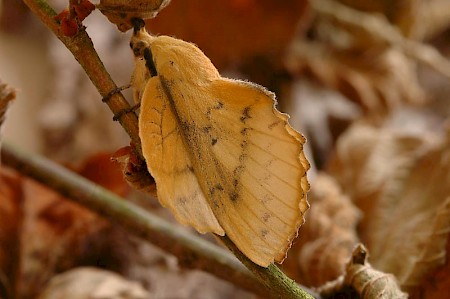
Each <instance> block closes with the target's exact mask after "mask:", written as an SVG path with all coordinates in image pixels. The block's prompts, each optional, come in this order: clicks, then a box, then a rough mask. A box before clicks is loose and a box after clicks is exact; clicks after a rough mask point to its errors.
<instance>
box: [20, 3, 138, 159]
mask: <svg viewBox="0 0 450 299" xmlns="http://www.w3.org/2000/svg"><path fill="white" fill-rule="evenodd" d="M23 1H24V2H25V4H26V5H27V6H28V7H29V8H30V9H31V11H33V12H34V14H36V15H37V16H38V17H39V18H40V19H41V21H42V22H43V23H44V24H45V25H46V26H47V27H48V28H49V29H50V30H51V31H53V33H54V34H55V35H56V37H58V38H59V39H60V40H61V41H62V42H63V44H64V45H65V46H66V47H67V49H69V50H70V52H72V54H73V56H74V57H75V59H76V60H77V61H78V63H80V65H81V66H82V67H83V69H84V70H85V72H86V74H87V75H88V76H89V79H90V80H91V81H92V83H93V84H94V85H95V87H96V88H97V90H98V92H99V93H100V95H101V96H102V97H104V98H105V97H107V96H108V95H109V94H110V93H111V92H112V91H114V90H117V85H116V84H115V83H114V81H113V80H112V79H111V76H110V75H109V73H108V72H107V71H106V69H105V66H104V65H103V63H102V61H101V60H100V58H99V57H98V54H97V52H96V51H95V49H94V45H93V44H92V40H91V38H90V37H89V35H88V34H87V33H86V31H85V30H84V28H81V30H80V31H79V32H78V34H76V35H75V36H73V37H67V36H65V35H63V34H62V32H61V31H60V26H59V24H58V23H57V22H56V21H55V20H54V17H55V16H56V12H55V11H54V10H53V9H52V8H51V7H50V6H49V5H48V3H47V2H46V1H45V0H23ZM106 104H107V105H108V106H109V108H110V109H111V111H112V112H113V113H114V115H117V114H119V113H120V112H123V111H126V110H127V109H130V105H129V104H128V102H127V101H126V99H125V98H124V96H123V95H122V93H115V94H113V95H112V96H111V98H110V99H109V100H108V101H107V102H106ZM118 120H119V122H120V124H121V125H122V127H123V128H124V129H125V131H126V132H127V133H128V135H129V136H130V138H131V140H132V142H133V143H134V144H135V146H136V151H137V153H138V155H139V156H140V157H141V158H142V159H143V157H142V150H141V143H140V139H139V130H138V120H137V116H136V115H135V114H134V113H125V114H122V115H121V116H120V117H119V118H118Z"/></svg>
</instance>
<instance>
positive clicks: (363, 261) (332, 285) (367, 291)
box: [318, 244, 408, 299]
mask: <svg viewBox="0 0 450 299" xmlns="http://www.w3.org/2000/svg"><path fill="white" fill-rule="evenodd" d="M367 255H368V254H367V249H366V248H365V247H364V245H362V244H358V245H357V246H356V247H355V249H354V250H353V253H352V257H351V258H350V261H349V262H348V263H347V266H346V269H345V273H344V274H343V275H342V276H341V277H339V278H338V279H336V280H335V281H332V282H329V283H327V284H326V285H324V286H323V287H321V288H319V289H318V291H319V293H320V294H321V295H322V296H324V297H329V296H331V295H333V294H336V293H339V292H342V291H345V288H346V287H351V288H353V289H354V290H355V291H356V292H357V293H358V295H359V296H360V298H361V299H375V298H376V299H406V298H408V295H407V294H405V293H403V292H402V291H401V290H400V288H399V287H398V284H397V281H396V279H395V277H394V276H393V275H392V274H386V273H383V272H380V271H378V270H375V269H374V268H372V266H371V265H370V264H369V263H368V262H367Z"/></svg>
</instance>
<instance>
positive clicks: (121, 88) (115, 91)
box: [102, 83, 131, 103]
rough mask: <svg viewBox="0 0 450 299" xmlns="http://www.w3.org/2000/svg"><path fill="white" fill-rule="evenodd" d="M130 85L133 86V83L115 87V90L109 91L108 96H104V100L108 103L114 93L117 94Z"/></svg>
mask: <svg viewBox="0 0 450 299" xmlns="http://www.w3.org/2000/svg"><path fill="white" fill-rule="evenodd" d="M130 87H131V83H128V84H127V85H124V86H120V87H116V88H114V89H113V90H111V91H110V92H108V94H107V95H106V96H104V97H103V98H102V102H103V103H107V102H108V101H109V100H110V99H111V97H112V96H113V95H115V94H116V93H119V92H122V91H123V90H125V89H128V88H130Z"/></svg>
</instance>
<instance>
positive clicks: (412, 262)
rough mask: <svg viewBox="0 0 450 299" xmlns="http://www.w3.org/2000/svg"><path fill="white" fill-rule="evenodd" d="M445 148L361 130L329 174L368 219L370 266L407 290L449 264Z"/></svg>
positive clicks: (345, 142) (364, 229)
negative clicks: (336, 180) (394, 279)
mask: <svg viewBox="0 0 450 299" xmlns="http://www.w3.org/2000/svg"><path fill="white" fill-rule="evenodd" d="M448 144H449V142H448V141H445V142H441V143H437V142H435V141H434V140H433V139H430V138H428V139H427V138H425V136H423V135H420V136H411V135H407V134H405V133H400V132H395V131H393V130H392V129H387V128H384V129H376V128H374V127H370V126H367V125H361V124H359V125H355V126H354V127H353V128H352V129H350V130H349V132H348V133H346V134H345V135H344V136H342V137H341V139H340V140H339V141H338V144H337V151H336V160H335V161H334V163H332V167H331V171H332V173H333V174H334V175H335V176H336V178H338V180H339V181H340V183H341V185H342V186H343V189H344V190H345V191H346V192H347V193H348V194H350V195H351V197H352V199H353V201H354V202H355V203H356V205H357V206H358V207H359V208H360V209H361V210H362V211H363V213H364V219H363V220H362V222H361V226H360V232H361V233H360V237H361V239H362V240H363V241H364V242H365V243H366V244H367V246H368V248H369V249H370V250H371V253H372V261H373V265H374V266H375V267H376V268H377V269H380V270H382V271H385V272H389V273H392V274H394V275H395V276H396V277H397V279H398V280H399V283H400V285H401V286H402V288H405V289H406V290H408V291H412V290H413V289H414V288H417V287H420V285H421V284H422V283H423V281H424V279H425V278H426V277H427V275H430V273H431V272H432V271H433V270H435V269H436V268H437V267H438V266H439V265H441V264H442V263H443V262H444V261H445V256H446V251H445V245H446V242H447V238H448V236H449V232H450V217H449V215H450V214H449V213H450V211H449V199H448V198H449V196H450V175H449V174H450V159H449V155H450V152H449V146H448ZM405 236H408V238H405Z"/></svg>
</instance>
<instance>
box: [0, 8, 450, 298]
mask: <svg viewBox="0 0 450 299" xmlns="http://www.w3.org/2000/svg"><path fill="white" fill-rule="evenodd" d="M49 3H50V4H51V6H52V7H53V8H54V9H55V10H56V11H57V12H60V11H62V10H63V9H64V8H66V7H67V5H68V2H67V1H63V0H52V1H49ZM83 24H84V25H85V26H86V30H87V32H88V34H89V35H90V36H91V38H92V40H93V43H94V45H95V48H96V50H97V51H98V53H99V56H100V58H101V59H102V61H103V62H104V64H105V66H106V69H107V70H108V71H109V72H110V74H111V76H112V78H113V79H114V81H115V82H116V84H117V85H126V84H128V83H129V81H130V76H131V73H132V68H133V56H132V53H131V51H130V49H129V45H128V44H129V38H130V34H131V32H126V33H122V32H120V31H118V30H117V27H116V26H115V25H114V24H111V23H109V22H108V20H107V19H106V17H105V16H103V15H102V14H101V13H100V12H99V11H98V10H96V11H94V12H93V13H92V14H91V15H90V16H89V17H88V18H87V19H86V20H85V21H84V22H83ZM146 24H147V29H148V31H150V32H151V33H153V34H165V35H171V36H174V37H177V38H180V39H183V40H186V41H190V42H193V43H195V44H196V45H197V46H198V47H199V48H200V49H202V50H203V51H204V53H205V54H206V55H207V56H208V57H209V58H210V59H211V61H212V62H213V63H214V64H215V65H216V67H217V68H218V69H219V71H220V72H221V74H222V75H223V76H225V77H230V78H240V79H246V80H250V81H253V82H256V83H258V84H260V85H263V86H265V87H267V88H268V89H269V90H271V91H273V92H275V93H276V94H277V99H278V108H279V110H280V111H282V112H286V113H288V114H290V116H291V120H290V122H291V124H292V125H293V126H294V127H295V128H296V129H297V130H298V131H300V132H301V133H302V134H304V135H305V136H306V137H307V140H308V143H307V147H306V149H305V150H306V151H307V157H308V159H309V161H310V162H311V165H312V170H311V171H310V172H309V179H310V182H311V183H312V191H311V196H310V201H311V204H312V209H311V211H310V213H311V215H315V213H318V214H320V215H319V216H317V217H316V219H321V221H322V222H321V223H320V224H317V225H318V227H322V229H318V228H317V227H316V228H314V222H312V224H309V226H308V222H307V224H306V228H305V229H303V228H302V230H301V232H300V235H301V236H302V234H303V235H304V238H303V239H302V240H301V241H298V242H297V243H296V246H295V248H293V249H292V250H291V252H292V253H290V254H289V259H288V260H287V262H286V263H285V264H284V267H285V268H284V269H285V270H286V271H288V273H289V274H290V275H291V276H292V277H293V278H296V279H297V280H298V281H300V282H301V283H303V284H305V285H308V286H320V285H322V284H323V283H324V282H326V281H329V280H331V279H334V278H336V277H337V276H338V275H339V274H340V273H341V271H342V269H343V265H344V263H345V262H346V260H347V258H348V257H349V254H350V252H351V248H352V247H353V246H354V244H356V242H357V241H358V240H360V241H363V242H364V243H365V244H367V245H368V246H369V250H371V251H372V255H373V258H374V262H373V263H374V264H375V265H376V266H377V267H378V268H379V269H381V270H384V271H387V272H390V273H394V274H395V275H396V276H397V278H398V279H399V281H400V285H401V287H402V289H404V290H408V292H410V294H411V295H412V296H417V298H433V296H434V295H433V294H435V296H438V295H436V294H439V292H442V288H440V286H437V287H436V285H434V288H433V287H431V286H430V285H431V284H430V285H427V284H426V281H427V279H431V278H432V277H435V276H433V275H437V274H430V273H437V272H435V271H438V270H436V269H438V268H439V267H440V266H442V264H443V263H444V261H445V256H446V252H447V251H448V250H446V249H445V248H448V245H446V244H447V243H446V242H447V237H448V233H446V234H442V236H441V238H440V239H439V240H438V241H436V240H435V239H426V237H423V236H429V238H431V237H430V236H432V235H433V236H435V234H434V232H435V231H437V230H438V229H440V228H448V227H449V226H450V221H449V218H450V216H449V215H450V214H445V213H447V212H448V209H449V205H448V198H449V196H450V190H448V187H447V186H450V179H449V177H448V175H447V173H449V172H448V170H449V169H450V167H449V165H448V163H447V160H448V159H447V158H446V157H447V155H448V154H449V153H448V152H447V151H446V150H447V148H448V146H447V145H448V137H449V136H450V134H449V131H448V130H449V122H448V120H449V115H450V105H449V100H450V99H449V97H450V84H449V83H450V61H449V58H448V57H449V55H450V1H448V0H364V1H354V0H339V1H329V0H312V1H306V0H286V1H276V0H259V1H256V0H229V1H218V0H209V1H200V0H191V1H183V0H172V1H171V3H170V4H169V5H168V6H167V7H166V8H164V9H163V10H162V11H161V12H160V13H159V14H158V16H157V17H156V18H155V19H151V20H148V21H147V22H146ZM0 80H1V81H2V82H3V83H7V84H9V85H10V86H11V87H13V88H15V89H16V90H17V99H16V100H15V101H14V102H13V104H12V105H11V107H10V109H9V111H8V115H7V119H6V122H5V123H4V125H3V128H2V130H3V138H4V139H5V140H7V141H8V142H11V143H14V144H17V145H19V146H21V147H23V148H25V149H27V150H30V151H33V152H36V153H40V154H43V155H45V156H47V157H50V158H52V159H54V160H56V161H58V162H61V163H71V164H73V165H80V164H82V162H83V163H87V162H86V159H89V158H92V157H93V156H94V155H98V154H99V153H104V152H107V153H112V152H114V151H115V150H117V149H118V148H120V147H123V146H125V145H128V143H129V138H128V137H127V136H126V134H125V132H124V130H123V129H122V128H121V127H120V125H119V124H118V123H117V122H113V121H112V113H111V111H110V110H109V109H108V107H107V106H106V105H105V104H103V103H102V101H101V96H100V95H99V94H98V92H97V91H96V89H95V88H94V86H93V85H92V83H91V82H90V80H89V78H88V77H87V75H86V74H85V73H84V71H83V70H82V68H81V67H80V66H79V65H78V63H77V62H76V60H75V59H74V58H73V56H72V55H71V53H70V52H69V51H68V50H67V49H66V48H65V47H64V46H63V44H62V43H61V42H60V41H59V40H58V39H56V38H55V36H54V35H53V34H52V33H51V32H50V31H49V30H48V29H47V28H46V27H45V26H44V25H43V24H42V23H41V22H40V21H39V19H38V18H37V17H36V16H34V15H33V14H32V13H31V12H30V10H29V9H28V8H27V7H26V6H25V5H24V4H23V2H22V1H17V0H2V1H1V2H0ZM125 95H126V97H127V98H128V99H129V100H130V102H131V92H130V91H129V90H128V91H126V92H125ZM105 157H106V156H105ZM105 159H106V158H105ZM82 165H86V164H82ZM419 173H421V175H423V176H422V177H415V176H414V175H416V176H417V175H418V174H419ZM324 177H326V178H324ZM430 178H435V180H431V181H430ZM316 179H317V180H316ZM315 184H317V185H318V186H321V188H322V189H320V190H318V189H316V190H318V191H314V186H315ZM424 186H429V188H428V189H427V188H425V187H424ZM124 188H125V187H124ZM414 188H416V189H414ZM431 189H432V190H431ZM324 190H325V191H324ZM411 190H412V191H411ZM433 190H434V191H433ZM413 191H414V192H413ZM321 192H322V193H321ZM433 192H434V193H433ZM413 193H414V194H415V195H414V196H416V197H414V203H416V205H417V206H414V204H413V206H414V207H412V208H411V205H412V204H411V198H412V197H411V196H412V195H411V194H413ZM324 198H334V199H336V198H341V199H342V198H344V199H342V200H341V199H339V200H341V201H339V200H338V203H337V204H336V205H332V204H330V203H327V204H326V201H325V199H324ZM431 198H433V199H431ZM315 202H317V206H318V207H319V206H320V205H321V203H322V204H323V205H324V207H322V208H323V209H325V212H324V211H323V210H322V211H320V210H314V203H315ZM326 206H328V207H330V206H332V207H334V208H333V209H334V210H332V209H331V208H328V210H327V208H326ZM343 206H345V207H347V208H348V209H349V210H346V211H350V212H348V213H347V212H345V213H343V214H342V215H344V216H342V215H340V216H339V212H338V211H341V210H340V209H341V207H343ZM407 207H409V208H410V209H409V210H408V209H407ZM153 208H154V209H156V207H153ZM400 208H404V210H408V211H407V212H405V213H406V214H404V215H403V214H400V215H397V214H394V211H396V212H398V211H399V209H400ZM317 209H320V208H317ZM343 209H344V210H345V208H343ZM439 211H444V212H443V213H444V214H442V215H441V214H439V215H441V216H442V218H439V219H441V220H442V223H443V224H442V226H439V225H438V224H436V225H434V224H433V225H434V226H433V225H431V224H430V227H428V228H424V227H425V226H424V225H423V224H424V223H431V219H436V217H438V216H437V215H438V213H439ZM421 212H423V213H424V214H423V217H422V216H420V215H422V214H420V213H421ZM162 213H164V212H162ZM372 213H374V214H372ZM164 215H165V214H164ZM324 215H325V216H324ZM417 215H419V216H417ZM416 216H417V217H416ZM441 216H439V217H441ZM414 217H416V218H420V219H419V220H417V219H416V220H417V221H416V222H414V223H413V225H410V226H407V227H402V226H401V225H400V224H399V223H404V222H406V221H410V220H411V219H412V218H414ZM89 219H90V218H89ZM324 219H325V220H324ZM86 221H87V223H91V222H89V221H94V220H86ZM96 221H97V220H96ZM408 223H409V222H408ZM103 225H106V224H103ZM336 226H338V227H339V228H336ZM308 227H309V228H308ZM415 227H421V228H424V231H421V232H420V235H421V237H420V238H422V239H420V238H419V239H418V241H417V242H416V243H414V244H411V245H410V247H408V248H407V249H404V252H406V253H405V254H411V257H410V258H408V262H407V263H410V264H408V265H410V267H409V268H408V267H405V266H404V265H402V266H401V267H400V266H399V265H396V264H395V263H394V260H395V259H396V258H395V256H394V255H389V254H386V252H396V251H397V252H403V251H402V250H401V249H399V248H400V247H401V244H400V243H402V242H396V241H392V242H391V243H392V244H390V243H389V242H388V241H386V243H388V245H386V244H385V245H383V246H381V245H380V244H381V243H383V241H382V240H386V239H389V238H390V237H392V238H393V240H394V239H395V240H397V241H399V240H400V239H401V237H402V236H403V235H404V234H407V233H408V234H409V233H411V232H412V231H415ZM108 229H111V228H108ZM348 229H350V230H351V231H352V233H348ZM336 230H337V231H338V232H336ZM397 230H398V231H397ZM302 231H303V233H302ZM341 232H342V234H343V235H344V236H343V237H342V238H343V239H342V240H345V242H343V243H345V245H342V244H340V245H339V246H343V247H339V248H340V249H339V250H337V249H333V248H334V247H333V248H331V247H330V246H331V245H330V244H331V243H333V240H334V241H336V239H339V238H340V237H336V236H340V233H341ZM91 233H92V232H91ZM96 234H98V231H96V233H95V234H93V235H96ZM118 234H119V235H120V238H128V237H124V233H123V232H121V233H118ZM374 235H375V237H374ZM324 236H326V238H328V239H326V238H325V239H323V240H328V241H323V240H322V239H321V240H322V241H320V242H322V243H320V242H319V243H320V244H322V245H320V246H322V247H320V246H319V243H317V240H319V237H324ZM91 237H92V235H91ZM118 238H119V237H118ZM374 238H375V239H374ZM411 239H414V236H411ZM429 240H434V241H429ZM109 241H111V240H109ZM113 241H114V240H113ZM116 241H117V240H116ZM71 242H75V241H71ZM86 242H87V241H86ZM127 242H130V244H132V243H133V242H135V243H136V242H137V241H136V240H134V241H127ZM308 242H316V243H310V245H311V244H314V245H313V246H310V247H309V248H307V243H308ZM427 242H431V243H430V244H434V245H436V244H439V246H438V245H436V248H435V251H433V250H434V249H433V250H431V249H426V250H425V249H424V248H425V247H426V246H425V245H424V244H428V243H427ZM106 243H107V242H106ZM135 243H133V244H134V245H130V244H128V245H123V246H125V247H126V248H127V249H126V250H125V249H124V250H123V251H124V252H128V253H127V254H124V253H123V252H122V251H121V250H122V249H120V248H119V249H117V250H118V251H120V252H121V253H120V254H119V253H112V254H111V255H113V257H112V259H113V260H116V259H119V258H118V257H121V258H123V256H124V255H125V256H127V257H128V258H130V257H129V255H130V253H129V252H131V249H130V248H133V251H132V252H134V254H136V255H137V253H136V252H138V251H139V250H142V248H141V247H140V246H144V245H142V244H140V245H139V246H138V245H136V244H135ZM338 243H339V242H338ZM341 243H342V242H341ZM70 244H72V243H70ZM87 244H91V243H89V242H87ZM145 246H148V245H145ZM399 246H400V247H399ZM424 246H425V247H424ZM446 246H447V247H446ZM100 248H103V247H101V246H100ZM146 248H147V247H146ZM305 248H306V249H305ZM325 248H326V249H325ZM103 249H104V248H103ZM96 250H97V251H98V253H99V254H100V253H101V252H103V251H102V250H101V249H99V248H96ZM149 250H150V249H148V248H147V249H145V250H144V251H143V252H144V253H142V252H141V253H140V254H141V256H144V257H142V259H146V260H147V262H146V264H147V265H148V264H153V265H155V264H157V265H159V267H160V268H164V269H166V270H167V269H168V270H167V271H168V272H164V271H162V272H154V274H152V275H154V276H152V277H149V276H148V272H146V271H147V270H145V271H144V270H142V269H141V270H136V269H134V270H133V271H134V272H133V271H131V270H129V269H128V268H127V269H128V270H127V271H128V272H127V273H128V274H127V275H126V276H127V277H132V278H134V279H137V280H139V281H141V282H143V283H144V285H145V286H146V287H147V289H150V290H151V291H152V292H160V293H158V294H159V295H158V296H160V297H158V296H156V297H155V298H193V297H195V298H230V296H238V298H254V297H252V296H253V295H250V294H247V293H244V292H242V291H239V290H237V288H236V287H233V286H230V285H228V284H226V283H224V282H220V281H218V280H215V279H213V278H212V277H209V276H207V275H206V274H195V275H201V277H200V278H198V277H194V276H195V275H194V276H185V277H184V276H182V277H184V278H180V275H188V274H180V271H181V270H180V269H178V268H177V266H176V260H173V258H171V257H168V256H166V255H164V254H163V253H158V254H156V253H154V252H153V251H151V250H150V252H152V253H151V254H148V252H149ZM152 250H153V249H152ZM154 250H156V249H154ZM399 250H400V251H399ZM318 252H319V253H320V257H317V254H318ZM327 252H333V254H331V253H329V254H328V253H327ZM435 253H441V255H442V254H443V257H441V258H440V259H438V260H436V262H435V263H434V264H432V265H428V266H427V268H426V269H422V270H420V271H418V270H416V268H414V267H415V266H416V265H417V261H418V260H420V259H421V258H423V259H424V258H425V257H427V256H431V255H433V254H435ZM114 254H116V256H114ZM146 255H147V256H146ZM148 256H151V258H149V257H148ZM155 256H156V257H155ZM321 259H323V264H320V263H317V260H321ZM149 260H150V262H149ZM413 260H414V261H415V262H413ZM0 261H1V259H0ZM308 261H309V262H308ZM313 261H315V262H313ZM377 261H378V262H377ZM141 262H142V261H140V262H139V263H141ZM53 263H54V264H55V263H56V264H57V262H55V261H53ZM130 263H131V262H130ZM54 264H53V266H54V269H58V271H56V270H55V271H56V272H62V269H67V268H70V267H69V266H67V265H66V266H61V267H59V266H58V267H56V266H55V265H54ZM73 264H76V263H75V262H74V263H73ZM86 264H88V265H91V264H92V263H86ZM119 264H120V265H117V264H114V265H115V266H111V265H110V264H107V263H106V266H103V268H108V269H113V270H115V271H117V272H119V273H125V272H126V271H124V270H123V269H124V268H125V265H123V264H121V263H119ZM319 264H320V265H322V266H323V269H322V268H320V267H319ZM324 265H328V266H324ZM47 266H48V264H47ZM72 266H73V265H72ZM319 268H320V269H319ZM399 268H408V269H409V270H411V269H412V270H411V271H410V272H408V273H409V274H407V273H406V272H407V271H406V270H405V271H406V272H405V271H403V270H399ZM448 268H449V267H447V269H448ZM177 269H178V270H177ZM169 270H170V271H172V272H170V271H169ZM409 270H408V271H409ZM139 271H143V272H139ZM177 271H178V272H177ZM402 271H403V272H402ZM415 271H417V272H415ZM175 272H176V273H175ZM130 273H132V274H130ZM143 273H144V274H143ZM167 273H175V274H173V275H172V274H167ZM411 273H416V274H417V273H421V274H420V275H419V274H417V275H416V274H415V275H412V274H411ZM445 273H447V274H444V277H445V279H446V280H445V279H444V280H443V283H445V281H447V282H449V281H450V275H449V274H448V271H447V272H445ZM306 274H307V275H306ZM177 275H178V276H177ZM189 275H191V274H189ZM202 275H203V276H202ZM51 276H52V275H50V274H49V275H48V277H47V280H48V279H49V277H51ZM169 276H170V277H171V278H168V277H169ZM186 277H190V278H189V279H192V281H189V283H191V284H190V285H191V286H190V287H185V288H184V289H183V291H180V292H178V293H176V291H175V290H174V289H173V288H170V287H169V286H168V285H170V283H180V284H181V283H183V285H187V284H188V283H187V282H186V279H187V278H186ZM192 277H193V278H192ZM205 277H208V278H205ZM305 277H307V278H305ZM170 279H172V281H170ZM205 279H211V280H214V282H213V283H211V284H208V285H207V286H206V285H205V284H204V281H205ZM37 281H39V280H36V281H35V282H34V285H35V288H34V289H33V288H31V287H30V288H28V291H27V292H28V293H27V294H26V295H24V297H23V298H32V297H33V296H34V295H36V294H37V293H39V292H38V289H39V287H38V285H39V283H38V282H37ZM162 281H167V285H166V286H165V287H164V286H162V285H164V283H163V282H162ZM157 285H159V287H157ZM200 288H201V289H202V290H199V289H200ZM208 289H209V291H208ZM156 290H157V291H156ZM171 292H172V293H171ZM183 292H184V293H183ZM25 293H26V292H25ZM154 294H156V293H154ZM161 294H163V295H161ZM236 294H238V295H236ZM417 294H421V295H420V296H419V295H417ZM424 294H425V295H424ZM441 294H442V293H441ZM192 296H193V297H192ZM421 296H422V297H421ZM434 298H439V297H434ZM441 298H442V297H441Z"/></svg>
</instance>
